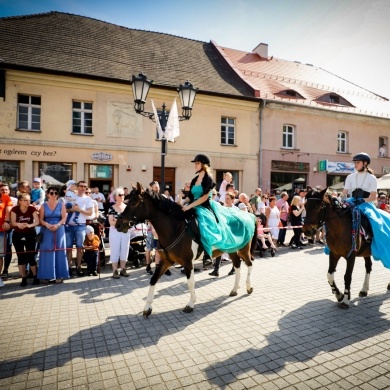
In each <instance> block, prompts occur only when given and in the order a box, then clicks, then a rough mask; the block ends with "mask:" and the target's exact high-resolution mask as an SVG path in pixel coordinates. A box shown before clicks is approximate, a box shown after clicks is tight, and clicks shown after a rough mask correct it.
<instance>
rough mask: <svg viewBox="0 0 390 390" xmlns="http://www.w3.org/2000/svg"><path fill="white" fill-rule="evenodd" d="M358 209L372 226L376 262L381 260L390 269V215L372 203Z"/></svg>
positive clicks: (372, 244)
mask: <svg viewBox="0 0 390 390" xmlns="http://www.w3.org/2000/svg"><path fill="white" fill-rule="evenodd" d="M358 207H359V209H360V211H361V212H362V213H363V214H364V215H365V216H366V217H367V218H368V220H369V221H370V224H371V228H372V233H373V237H372V242H371V254H372V256H373V258H374V260H380V261H381V262H382V264H383V265H384V266H385V267H386V268H390V247H389V243H390V214H389V213H387V212H385V211H383V210H380V209H378V208H376V207H375V205H374V204H372V203H362V204H360V205H359V206H358Z"/></svg>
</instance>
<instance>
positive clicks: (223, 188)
mask: <svg viewBox="0 0 390 390" xmlns="http://www.w3.org/2000/svg"><path fill="white" fill-rule="evenodd" d="M232 182H233V175H232V174H231V173H230V172H225V173H224V174H223V180H222V183H221V186H220V187H219V191H218V192H219V194H220V197H219V201H220V202H224V203H225V196H226V193H227V192H229V191H228V189H227V188H226V186H227V185H228V184H231V185H232ZM232 187H233V188H234V186H232Z"/></svg>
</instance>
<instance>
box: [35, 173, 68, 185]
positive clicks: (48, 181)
mask: <svg viewBox="0 0 390 390" xmlns="http://www.w3.org/2000/svg"><path fill="white" fill-rule="evenodd" d="M41 180H42V183H43V182H45V184H46V185H48V184H52V185H53V184H54V185H58V186H61V185H63V184H64V183H61V182H60V181H59V180H57V179H55V178H54V177H53V176H50V175H42V176H41Z"/></svg>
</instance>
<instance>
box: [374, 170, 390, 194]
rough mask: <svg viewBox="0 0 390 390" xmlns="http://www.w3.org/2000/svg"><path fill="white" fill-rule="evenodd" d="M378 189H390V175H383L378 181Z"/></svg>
mask: <svg viewBox="0 0 390 390" xmlns="http://www.w3.org/2000/svg"><path fill="white" fill-rule="evenodd" d="M377 182H378V189H380V190H387V189H389V188H390V173H388V174H387V175H383V176H382V177H380V178H379V179H378V180H377Z"/></svg>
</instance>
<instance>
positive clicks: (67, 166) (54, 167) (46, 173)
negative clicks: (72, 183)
mask: <svg viewBox="0 0 390 390" xmlns="http://www.w3.org/2000/svg"><path fill="white" fill-rule="evenodd" d="M72 171H73V164H71V163H45V162H40V163H39V176H40V178H41V179H42V181H43V182H44V184H46V185H63V184H65V183H66V182H67V181H68V180H70V179H72Z"/></svg>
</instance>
